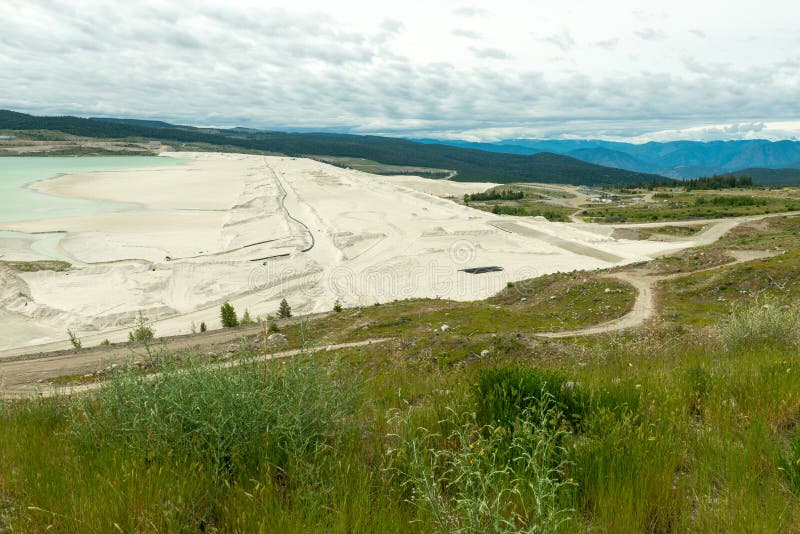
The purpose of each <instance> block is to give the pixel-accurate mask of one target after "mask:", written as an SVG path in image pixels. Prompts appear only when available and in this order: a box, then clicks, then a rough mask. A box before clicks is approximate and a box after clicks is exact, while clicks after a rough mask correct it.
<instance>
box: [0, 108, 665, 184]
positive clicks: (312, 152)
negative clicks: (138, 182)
mask: <svg viewBox="0 0 800 534" xmlns="http://www.w3.org/2000/svg"><path fill="white" fill-rule="evenodd" d="M150 124H155V123H150ZM158 124H159V126H158V127H150V126H143V125H142V122H141V121H138V122H137V123H135V124H130V123H128V122H127V121H113V122H112V121H109V120H105V119H103V120H96V119H83V118H78V117H69V116H63V117H36V116H32V115H27V114H24V113H16V112H13V111H2V110H0V129H3V130H14V131H26V130H54V131H60V132H64V133H67V134H71V135H76V136H81V137H91V138H108V139H126V138H139V139H152V140H160V141H165V142H172V143H175V142H177V143H205V144H210V145H220V146H226V147H233V148H241V149H246V150H256V151H263V152H271V153H280V154H285V155H287V156H298V157H299V156H323V155H324V156H337V157H353V158H365V159H369V160H373V161H377V162H380V163H384V164H388V165H407V166H418V167H431V168H439V169H453V170H455V171H457V173H458V174H457V175H456V177H455V178H454V180H457V181H492V182H498V183H510V182H545V183H569V184H575V185H594V186H598V185H616V184H639V183H643V182H648V183H649V182H657V183H668V182H669V183H674V182H672V181H671V180H669V179H667V178H664V177H662V176H658V175H654V174H643V173H638V172H633V171H626V170H621V169H615V168H611V167H603V166H601V165H594V164H592V163H585V162H583V161H580V160H577V159H575V158H571V157H569V156H563V155H559V154H553V153H549V152H542V153H539V154H534V155H516V154H501V153H494V152H485V151H482V150H474V149H466V148H459V147H454V146H447V145H440V144H427V143H417V142H414V141H408V140H405V139H397V138H390V137H378V136H360V135H348V134H330V133H286V132H268V131H257V130H248V129H244V128H234V129H230V130H207V129H199V128H191V127H181V126H174V127H172V126H171V125H168V126H170V127H166V126H163V124H166V123H158Z"/></svg>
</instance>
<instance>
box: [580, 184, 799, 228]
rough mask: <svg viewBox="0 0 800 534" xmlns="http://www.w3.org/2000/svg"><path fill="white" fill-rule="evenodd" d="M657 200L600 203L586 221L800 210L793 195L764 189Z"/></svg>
mask: <svg viewBox="0 0 800 534" xmlns="http://www.w3.org/2000/svg"><path fill="white" fill-rule="evenodd" d="M654 200H655V201H656V202H653V203H637V204H626V205H624V206H618V205H614V206H596V207H589V208H587V209H586V210H584V212H583V214H582V216H583V217H584V218H585V219H586V220H590V221H593V222H600V223H624V222H632V223H633V222H658V221H665V222H666V221H681V220H692V219H717V218H724V217H741V216H746V215H762V214H768V213H781V212H787V211H797V210H800V202H798V201H797V200H796V199H795V198H792V197H791V196H789V195H787V196H777V195H766V194H762V193H761V192H760V191H759V192H758V194H755V193H753V192H752V191H749V192H747V191H744V192H742V193H741V194H724V195H723V194H714V193H711V192H709V191H703V192H693V193H674V194H672V196H671V197H670V198H668V199H663V198H660V199H655V198H654Z"/></svg>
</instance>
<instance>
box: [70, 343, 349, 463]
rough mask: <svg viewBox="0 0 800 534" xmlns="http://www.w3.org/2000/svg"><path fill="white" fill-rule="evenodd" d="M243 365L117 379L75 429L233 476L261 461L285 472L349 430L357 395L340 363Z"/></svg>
mask: <svg viewBox="0 0 800 534" xmlns="http://www.w3.org/2000/svg"><path fill="white" fill-rule="evenodd" d="M236 364H237V365H234V366H233V367H222V366H217V365H204V364H200V363H197V362H190V363H189V365H188V367H181V368H180V369H178V368H177V367H175V366H174V364H173V363H170V362H168V363H167V364H166V369H165V371H164V372H163V373H160V374H157V375H151V376H149V377H144V376H141V375H140V374H138V373H137V372H136V371H130V372H123V373H117V374H115V375H114V376H112V378H111V380H110V382H109V384H108V385H107V387H105V388H104V389H103V390H101V392H100V393H99V394H98V395H97V398H96V399H95V400H92V399H91V398H89V397H87V398H85V399H82V401H81V404H80V405H79V409H78V410H77V411H76V413H75V420H74V422H73V426H74V429H75V436H76V437H77V438H78V443H79V444H80V445H81V446H83V447H87V448H96V447H101V446H105V445H108V446H111V447H117V446H119V445H122V446H124V447H127V448H129V449H130V450H131V451H133V452H138V453H141V454H143V455H144V457H145V458H149V457H153V456H154V455H167V456H168V457H179V458H185V459H187V460H188V461H200V462H202V463H204V464H206V465H210V466H211V467H212V468H213V471H214V472H215V473H217V474H218V475H225V476H227V475H231V474H233V473H235V472H239V471H241V470H242V469H248V468H253V469H255V468H256V467H257V464H258V463H259V460H266V461H267V462H269V464H271V465H273V466H276V467H278V468H280V469H286V468H287V466H289V464H290V463H291V462H295V461H297V462H300V461H303V460H304V459H309V457H310V455H313V454H314V453H315V452H318V449H319V448H320V447H322V446H323V444H325V443H328V444H330V442H331V441H333V440H334V439H336V438H337V436H340V435H341V432H340V430H341V429H342V428H344V425H346V424H348V423H347V421H348V420H349V418H348V416H349V415H350V414H351V413H352V411H353V409H354V407H355V400H356V398H357V396H356V394H355V390H354V389H353V387H352V386H351V383H349V382H348V383H343V382H341V381H340V380H338V379H336V378H335V365H336V364H335V363H332V364H329V365H327V366H321V365H318V364H316V363H314V362H313V361H312V360H311V359H307V358H303V357H300V358H298V359H295V360H293V361H292V362H290V363H288V364H287V365H280V366H278V365H272V366H268V367H265V365H264V364H258V363H256V362H254V361H253V360H239V361H237V362H236Z"/></svg>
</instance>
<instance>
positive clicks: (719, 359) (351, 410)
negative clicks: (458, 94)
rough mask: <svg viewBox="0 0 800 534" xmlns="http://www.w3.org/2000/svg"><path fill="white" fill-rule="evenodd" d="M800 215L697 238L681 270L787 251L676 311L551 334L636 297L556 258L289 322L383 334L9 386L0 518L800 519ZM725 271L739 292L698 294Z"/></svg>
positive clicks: (106, 525) (666, 523)
mask: <svg viewBox="0 0 800 534" xmlns="http://www.w3.org/2000/svg"><path fill="white" fill-rule="evenodd" d="M798 224H800V218H797V217H795V218H788V217H782V218H777V219H774V220H768V221H760V222H757V223H749V224H746V225H742V226H741V227H739V228H737V229H736V230H734V231H733V232H731V233H730V234H729V235H728V236H726V237H725V238H724V239H723V240H722V241H721V242H720V243H719V244H718V245H715V246H713V247H710V248H707V249H704V250H700V251H690V252H689V253H688V254H687V257H686V258H684V261H685V262H686V264H685V265H683V264H681V268H689V267H691V266H695V267H697V266H701V265H704V264H705V263H706V262H708V261H710V260H708V259H706V258H707V257H710V258H712V260H713V258H720V257H723V256H724V252H725V250H726V249H727V248H739V249H762V250H767V249H773V250H774V249H775V248H779V249H782V250H786V251H787V252H786V253H785V254H783V255H781V256H776V257H774V258H769V259H766V260H759V261H757V262H752V263H753V265H750V264H743V265H738V266H734V267H729V268H722V269H720V270H719V271H714V272H711V273H700V274H695V275H690V276H688V277H687V279H686V280H688V281H687V284H686V285H685V286H684V285H682V283H683V281H684V279H677V280H672V281H670V282H669V284H668V285H667V286H666V287H663V288H662V291H663V292H664V294H665V295H664V296H665V298H666V299H667V305H670V306H681V308H680V309H681V310H683V311H684V313H686V316H685V317H683V318H682V319H681V320H680V324H672V322H671V321H669V320H667V321H666V322H664V323H660V324H655V325H650V326H648V328H646V329H639V330H632V331H627V332H625V333H614V334H608V335H605V336H596V337H592V338H586V339H575V340H567V341H553V340H546V339H537V338H536V337H535V335H534V333H535V331H536V330H538V329H549V328H553V327H554V326H556V327H572V326H575V325H578V324H581V323H587V322H588V323H591V322H597V321H599V320H600V319H601V318H602V317H604V316H605V315H604V314H595V313H594V312H592V313H591V314H588V309H589V308H592V309H593V310H594V309H595V308H596V307H597V306H596V301H595V299H598V298H599V299H601V301H602V303H603V305H608V304H607V302H608V301H605V300H602V299H606V298H612V299H618V300H616V301H615V302H617V308H615V310H616V313H621V312H623V310H624V309H625V306H629V305H630V302H631V296H632V293H628V292H629V291H630V288H627V286H620V287H619V288H618V289H619V290H620V292H619V293H616V292H614V290H612V289H611V287H612V286H608V285H607V284H609V283H612V281H610V280H603V279H599V278H597V277H596V276H594V275H592V274H590V273H575V274H569V275H567V274H561V275H551V276H548V277H542V278H539V279H535V280H531V281H527V282H525V283H517V284H515V285H513V286H511V287H508V288H506V289H505V290H503V291H502V292H500V293H499V294H498V295H496V296H494V297H492V298H490V299H487V300H485V301H482V302H477V303H452V302H445V301H437V300H416V301H403V302H397V303H386V304H382V305H380V306H372V307H368V308H364V309H361V310H344V311H343V312H342V313H339V314H332V315H331V316H330V317H326V318H324V319H323V320H320V321H316V322H314V323H307V324H298V325H292V326H287V327H285V328H283V332H284V333H286V334H287V336H288V337H289V340H290V344H301V343H305V342H309V341H310V342H313V343H317V344H320V345H322V344H327V343H330V342H333V341H334V340H354V339H363V338H368V337H382V336H383V335H385V334H391V337H392V338H393V340H392V341H391V342H388V343H382V344H378V345H371V346H364V347H357V348H351V349H346V350H340V351H337V352H336V353H330V352H320V353H318V354H316V355H315V356H313V357H311V356H304V357H300V358H297V359H287V360H274V361H268V362H266V363H257V362H256V361H255V360H254V359H253V356H256V355H261V354H263V347H258V346H257V345H256V344H255V343H252V342H251V341H250V340H244V341H243V342H242V343H241V344H240V347H239V350H238V351H237V352H236V354H235V355H234V356H233V358H232V360H231V361H235V362H238V363H240V365H238V366H234V367H230V368H226V367H224V366H223V365H222V364H212V365H210V366H208V365H201V362H199V361H198V360H196V359H193V358H191V357H184V358H183V359H182V360H181V361H178V362H173V361H171V360H170V359H169V355H164V356H163V357H164V358H165V360H164V361H165V363H164V364H163V367H162V370H163V371H165V372H164V373H162V374H161V375H158V376H157V377H150V378H148V377H145V376H143V375H142V374H141V372H140V371H138V370H137V369H131V370H129V371H125V370H123V371H120V372H119V373H115V374H114V375H113V376H112V377H111V380H110V382H109V385H108V387H107V388H105V389H103V390H101V391H100V392H98V393H96V394H93V395H91V396H85V397H81V398H75V399H65V398H57V399H50V400H31V401H23V402H14V403H8V404H6V405H3V406H2V407H0V428H2V431H1V432H0V532H4V531H9V532H18V531H19V532H44V531H49V532H84V531H87V532H114V531H120V530H121V531H123V532H129V531H130V532H150V531H160V532H184V531H185V532H197V531H205V532H242V533H245V532H247V533H249V532H276V531H281V532H310V531H326V532H520V531H522V532H532V531H543V532H598V531H599V532H719V531H748V532H750V531H757V532H784V531H789V532H791V531H796V530H798V529H800V467H798V466H800V350H798V349H799V348H800V337H799V336H800V334H798V332H800V323H799V322H798V321H799V319H798V317H800V307H798V304H797V298H796V297H797V294H798V293H800V271H798V267H797V266H798V265H800V258H798V257H797V254H798V253H800V252H798V249H800V244H798V243H797V235H798V226H797V225H798ZM701 252H702V253H703V256H700V255H699V254H700V253H701ZM692 258H694V259H692ZM780 260H782V262H781V261H780ZM713 261H715V260H713ZM741 269H749V270H747V271H742V270H741ZM767 274H768V275H769V276H767ZM706 277H716V278H712V281H711V282H709V279H707V278H706ZM709 283H710V284H712V285H708V284H709ZM720 283H729V284H731V287H730V288H726V289H725V290H724V291H728V289H730V292H729V293H730V296H731V297H732V298H731V299H730V300H727V301H717V300H716V299H715V298H709V297H707V296H706V297H705V298H704V295H708V294H709V291H710V288H713V287H714V284H720ZM698 284H701V285H702V284H706V285H705V286H704V288H702V287H701V286H698ZM770 284H778V285H780V286H781V287H783V289H784V290H788V291H789V293H788V294H786V293H784V291H783V290H780V291H779V290H777V289H776V288H775V286H774V285H770ZM765 287H766V288H767V289H769V288H770V287H771V288H772V289H771V290H769V291H761V289H764V288H765ZM607 288H608V289H610V292H609V293H606V291H605V289H607ZM742 291H745V292H747V291H752V292H754V294H753V295H751V294H748V293H742ZM755 293H757V295H756V294H755ZM773 293H780V294H783V296H782V297H781V295H779V294H774V295H772V296H770V297H768V300H765V299H767V297H766V295H770V294H773ZM724 294H726V295H727V294H728V293H724ZM553 296H555V297H556V298H555V299H551V298H550V297H553ZM734 297H735V298H734ZM779 298H782V299H783V300H779ZM522 299H526V300H522ZM583 313H587V315H582V314H583ZM575 314H577V316H576V315H575ZM443 323H446V324H448V325H449V326H450V327H451V328H450V329H449V330H448V331H447V332H442V331H441V329H440V326H441V324H443ZM694 323H697V324H700V325H702V327H700V328H695V327H693V326H692V324H694ZM434 330H436V331H435V332H434ZM484 351H488V356H487V355H486V353H484ZM482 353H483V355H482Z"/></svg>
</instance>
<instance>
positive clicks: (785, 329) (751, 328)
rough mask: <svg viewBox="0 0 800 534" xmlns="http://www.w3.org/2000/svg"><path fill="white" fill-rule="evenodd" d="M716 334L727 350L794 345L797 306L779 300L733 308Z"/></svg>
mask: <svg viewBox="0 0 800 534" xmlns="http://www.w3.org/2000/svg"><path fill="white" fill-rule="evenodd" d="M719 331H720V335H721V336H722V340H723V342H724V343H725V346H726V347H727V349H728V350H731V351H741V350H746V349H748V348H759V347H764V346H768V347H785V346H793V345H797V344H798V343H800V307H799V306H798V305H797V304H787V303H785V302H783V301H782V300H779V299H773V298H762V299H757V300H755V301H753V302H751V303H749V304H745V305H739V306H736V307H734V308H733V310H732V312H731V315H730V317H729V318H728V320H727V321H725V322H724V323H722V324H721V325H720V327H719Z"/></svg>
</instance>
